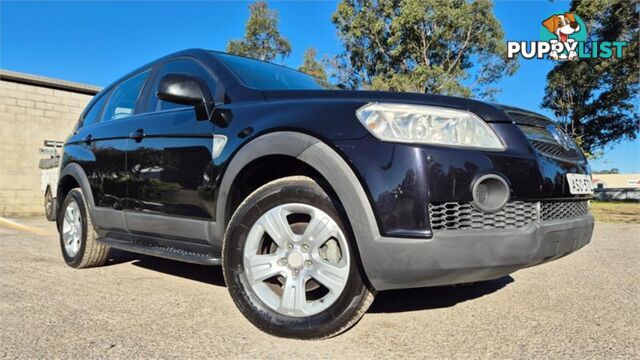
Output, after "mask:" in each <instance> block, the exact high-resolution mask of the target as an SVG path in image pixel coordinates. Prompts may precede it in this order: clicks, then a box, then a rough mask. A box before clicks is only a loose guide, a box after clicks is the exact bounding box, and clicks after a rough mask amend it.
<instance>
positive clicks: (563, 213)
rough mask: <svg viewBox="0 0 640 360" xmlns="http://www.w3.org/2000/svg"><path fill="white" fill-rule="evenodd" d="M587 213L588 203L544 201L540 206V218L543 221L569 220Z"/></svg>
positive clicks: (582, 201) (584, 201) (583, 201)
mask: <svg viewBox="0 0 640 360" xmlns="http://www.w3.org/2000/svg"><path fill="white" fill-rule="evenodd" d="M588 213H589V202H588V201H586V200H581V201H544V202H542V203H541V206H540V218H541V219H542V221H545V220H557V219H570V218H574V217H579V216H584V215H587V214H588Z"/></svg>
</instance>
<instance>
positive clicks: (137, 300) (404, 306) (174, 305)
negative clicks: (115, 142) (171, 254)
mask: <svg viewBox="0 0 640 360" xmlns="http://www.w3.org/2000/svg"><path fill="white" fill-rule="evenodd" d="M14 220H15V221H16V222H17V223H19V224H22V225H23V227H20V226H17V225H15V224H14V225H11V224H9V225H7V223H4V224H2V223H0V324H1V325H0V357H2V358H88V357H93V358H95V357H109V358H120V357H122V358H124V357H129V358H130V357H135V358H140V357H143V358H170V357H181V358H204V357H207V358H216V357H224V358H273V359H283V358H284V359H286V358H300V359H309V358H351V359H354V358H357V359H360V358H405V357H412V358H413V357H417V358H492V359H493V358H640V316H639V314H640V281H639V280H640V225H638V224H607V223H598V224H597V225H596V230H595V236H594V239H593V240H592V242H591V244H589V245H587V246H586V247H585V248H583V249H582V250H580V251H578V252H577V253H575V254H572V255H570V256H568V257H565V258H563V259H560V260H558V261H555V262H552V263H549V264H546V265H542V266H539V267H534V268H530V269H525V270H521V271H518V272H516V273H514V274H512V275H511V276H507V277H504V278H502V279H498V280H495V281H489V282H484V283H478V284H474V285H470V286H467V287H438V288H422V289H412V290H400V291H388V292H381V293H379V294H378V297H377V298H376V301H375V302H374V304H373V306H372V307H371V309H370V310H369V312H368V313H367V314H366V315H365V316H364V318H363V319H362V321H360V322H359V323H358V324H357V325H356V326H355V327H354V328H352V329H351V330H350V331H348V332H347V333H345V334H343V335H340V336H338V337H335V338H332V339H329V340H325V341H316V342H309V341H296V340H285V339H280V338H275V337H272V336H269V335H267V334H264V333H262V332H260V331H258V330H256V329H255V328H254V327H253V326H252V325H251V324H250V323H249V322H248V321H246V320H245V319H244V318H243V317H242V315H241V314H240V313H239V311H238V310H237V309H236V308H235V306H234V304H233V302H232V301H231V299H230V297H229V295H228V294H227V289H226V288H225V286H224V283H223V280H222V274H221V271H220V268H219V267H205V266H198V265H190V264H183V263H179V262H174V261H169V260H162V259H155V258H150V257H145V256H139V255H135V254H127V253H124V252H113V259H112V261H111V262H110V263H109V265H108V266H104V267H101V268H95V269H87V270H75V269H71V268H69V267H67V266H66V265H65V264H64V263H63V261H62V257H61V255H60V249H59V245H58V240H57V234H56V232H55V227H54V226H53V224H52V223H47V222H45V221H44V220H43V219H40V218H23V219H14Z"/></svg>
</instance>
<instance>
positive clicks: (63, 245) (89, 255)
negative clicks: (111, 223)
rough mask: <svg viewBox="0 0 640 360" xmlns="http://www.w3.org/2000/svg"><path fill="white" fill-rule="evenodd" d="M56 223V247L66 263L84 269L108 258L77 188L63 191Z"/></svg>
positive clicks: (102, 262) (106, 247)
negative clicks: (58, 238) (62, 200)
mask: <svg viewBox="0 0 640 360" xmlns="http://www.w3.org/2000/svg"><path fill="white" fill-rule="evenodd" d="M58 222H59V226H58V228H59V229H60V249H61V250H62V256H63V258H64V261H65V262H66V263H67V265H69V266H71V267H73V268H77V269H84V268H90V267H95V266H100V265H104V264H105V263H106V262H107V260H109V247H108V246H105V245H103V244H100V243H99V242H98V241H97V240H96V239H97V237H98V235H97V234H96V231H95V230H94V228H93V222H92V221H91V216H90V214H89V212H88V211H87V206H86V201H85V200H84V195H83V194H82V190H80V188H75V189H72V190H71V191H69V193H68V194H67V197H66V198H65V200H64V203H62V206H61V207H60V214H59V216H58ZM73 224H75V225H73ZM72 234H78V236H77V237H74V236H73V235H72Z"/></svg>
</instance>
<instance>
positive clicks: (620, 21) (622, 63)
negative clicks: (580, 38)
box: [542, 0, 640, 154]
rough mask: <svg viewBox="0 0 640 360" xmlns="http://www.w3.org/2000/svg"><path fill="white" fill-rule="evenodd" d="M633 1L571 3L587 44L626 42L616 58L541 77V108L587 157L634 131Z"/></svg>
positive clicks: (638, 74)
mask: <svg viewBox="0 0 640 360" xmlns="http://www.w3.org/2000/svg"><path fill="white" fill-rule="evenodd" d="M638 5H639V2H638V1H637V0H618V1H610V0H582V1H579V0H574V1H573V2H572V3H571V11H573V12H575V14H576V15H578V16H580V18H581V19H582V20H583V21H584V23H585V25H586V27H587V33H588V39H587V43H589V42H591V41H627V44H628V45H627V47H626V48H624V50H623V56H622V58H615V57H611V58H609V59H579V60H576V61H565V62H559V63H557V64H556V65H555V67H554V68H553V69H552V70H551V71H550V72H549V74H548V75H547V85H546V89H545V97H544V99H543V101H542V106H543V107H546V108H548V109H551V110H552V111H553V112H554V113H555V115H556V116H557V117H558V118H559V119H560V122H561V124H562V125H563V126H564V127H565V129H566V130H567V132H568V133H570V134H571V135H573V136H574V137H575V138H576V139H577V141H578V143H579V144H580V145H581V147H582V149H583V150H584V151H585V152H586V153H587V154H594V153H597V152H601V151H602V150H603V148H604V147H605V146H606V145H608V144H612V143H615V142H618V141H620V140H622V139H625V138H628V139H635V138H636V137H637V134H638V132H639V131H640V122H639V121H638V106H637V101H638V96H639V95H640V94H639V85H638V79H639V78H640V62H638V57H639V55H640V54H639V52H638V35H639V31H638V18H639V14H638Z"/></svg>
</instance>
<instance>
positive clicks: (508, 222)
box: [429, 200, 589, 232]
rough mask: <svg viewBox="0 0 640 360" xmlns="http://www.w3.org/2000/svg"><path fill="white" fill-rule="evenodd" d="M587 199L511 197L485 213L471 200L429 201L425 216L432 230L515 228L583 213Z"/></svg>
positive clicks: (586, 209) (586, 206)
mask: <svg viewBox="0 0 640 360" xmlns="http://www.w3.org/2000/svg"><path fill="white" fill-rule="evenodd" d="M588 213H589V203H588V201H587V200H578V201H542V202H526V201H511V202H509V203H507V204H506V205H505V207H504V208H502V209H501V210H500V211H497V212H494V213H487V212H483V211H480V210H477V209H476V208H475V207H473V205H471V203H458V202H444V203H431V204H429V219H430V221H431V229H432V230H433V231H434V232H437V231H444V230H465V229H468V230H474V229H482V230H498V229H517V228H522V227H525V226H527V225H529V224H531V223H533V222H535V221H538V220H541V221H547V220H556V219H568V218H574V217H579V216H583V215H587V214H588Z"/></svg>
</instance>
